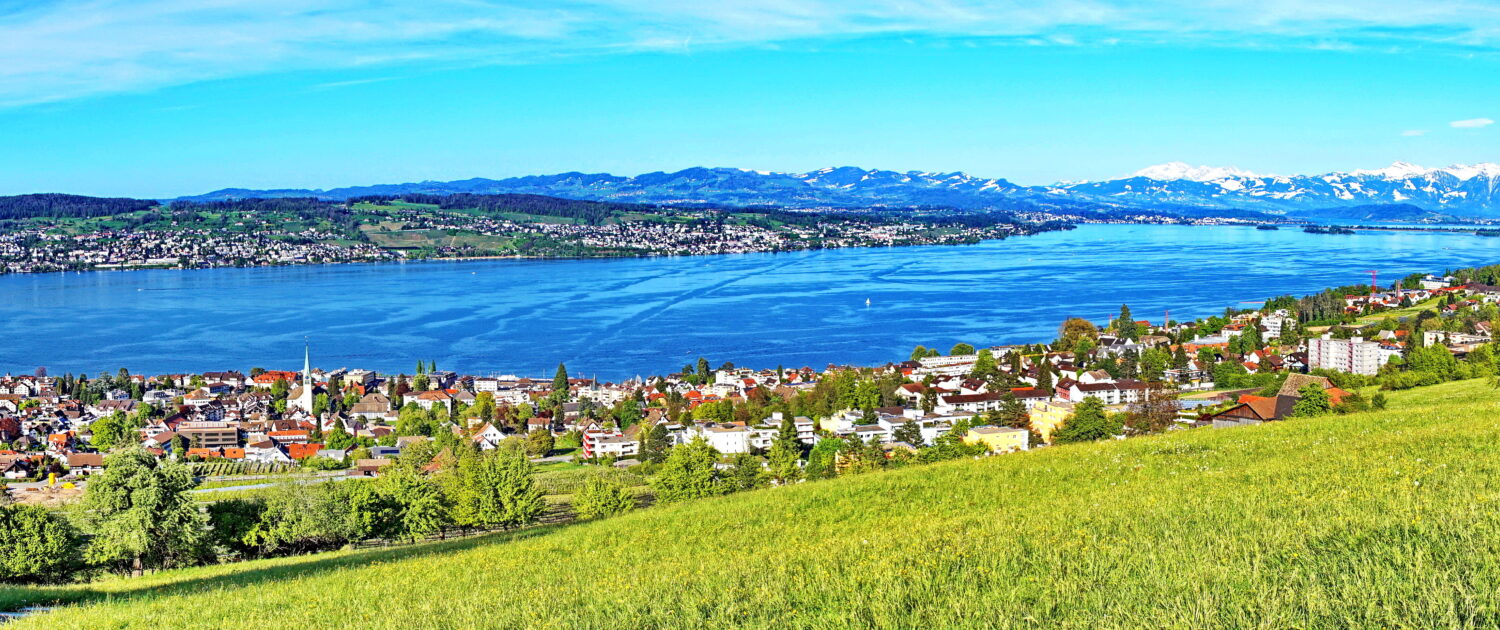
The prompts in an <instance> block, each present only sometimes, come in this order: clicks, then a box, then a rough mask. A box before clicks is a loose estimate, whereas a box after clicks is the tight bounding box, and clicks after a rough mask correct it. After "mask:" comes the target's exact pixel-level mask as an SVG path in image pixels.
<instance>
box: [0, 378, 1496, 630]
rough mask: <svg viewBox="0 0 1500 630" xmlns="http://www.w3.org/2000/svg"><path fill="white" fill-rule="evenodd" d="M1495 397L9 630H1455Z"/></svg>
mask: <svg viewBox="0 0 1500 630" xmlns="http://www.w3.org/2000/svg"><path fill="white" fill-rule="evenodd" d="M1497 406H1500V395H1497V393H1496V391H1495V390H1494V389H1493V388H1492V387H1491V386H1490V385H1489V384H1487V383H1484V382H1479V381H1468V382H1460V383H1450V384H1446V385H1440V386H1436V387H1432V388H1425V389H1417V390H1411V391H1407V392H1400V393H1394V394H1391V407H1390V409H1388V410H1386V411H1382V412H1375V413H1367V414H1358V415H1348V416H1325V417H1321V418H1316V419H1306V420H1296V421H1288V422H1279V423H1272V424H1265V425H1260V426H1253V427H1246V428H1238V429H1222V430H1210V429H1203V430H1195V431H1184V432H1176V433H1172V434H1169V435H1165V436H1157V437H1148V438H1136V439H1131V440H1126V441H1123V442H1109V443H1101V444H1085V445H1076V446H1064V447H1055V448H1050V449H1043V450H1040V451H1035V452H1031V453H1026V454H1018V455H1009V456H1001V457H993V458H987V459H982V460H978V461H972V460H964V461H954V462H948V463H943V464H934V465H930V466H922V467H912V468H906V469H902V470H897V471H893V472H886V473H878V474H872V475H865V476H859V477H853V478H842V479H839V480H834V481H828V482H818V483H809V484H801V485H797V486H793V487H788V488H773V489H769V490H761V491H755V492H747V493H741V494H736V495H730V496H727V497H721V498H717V499H709V500H702V501H697V502H692V503H686V504H679V505H672V506H657V507H652V508H648V509H645V510H641V511H638V512H635V513H632V514H628V515H626V516H622V517H617V518H614V519H609V520H604V521H599V522H593V523H584V524H574V525H564V526H552V527H541V528H534V529H529V530H523V531H520V532H515V533H512V534H501V535H493V536H489V537H486V538H481V539H473V540H464V541H456V542H447V543H435V544H427V545H418V546H412V547H405V548H397V549H390V550H373V551H361V552H348V551H345V552H338V553H332V554H322V555H316V556H304V557H296V558H282V559H275V560H268V561H257V562H248V563H243V564H236V565H222V566H213V567H205V568H198V569H189V570H180V571H169V572H163V573H160V574H156V575H152V576H148V577H146V578H142V579H137V580H110V581H103V582H99V583H96V584H93V585H89V586H87V587H77V588H66V589H57V590H43V589H21V588H12V589H9V590H0V606H3V605H5V603H7V602H8V603H9V604H10V605H11V606H14V605H16V604H18V603H21V602H26V601H39V600H45V599H49V598H54V599H63V600H67V601H74V602H77V604H76V605H71V606H64V607H62V608H60V609H58V610H55V611H53V612H51V613H47V614H41V615H36V616H33V617H30V618H27V619H24V620H22V621H20V622H18V623H16V624H15V625H14V626H12V627H13V628H15V629H16V630H21V629H31V628H47V629H60V628H88V629H91V630H92V629H95V628H101V627H104V628H120V627H142V628H158V627H172V628H178V627H182V628H215V629H221V628H240V627H296V628H336V627H349V628H361V629H364V628H510V627H517V628H519V627H528V628H573V627H579V628H660V627H681V628H718V627H731V626H733V627H755V628H843V627H859V628H865V627H903V628H905V627H922V628H934V629H935V628H948V627H975V628H989V627H1040V628H1056V627H1063V628H1194V629H1197V628H1226V627H1228V628H1379V627H1387V628H1405V627H1445V628H1450V627H1451V628H1478V627H1495V626H1496V625H1497V624H1500V592H1497V585H1500V511H1497V510H1496V507H1497V506H1496V501H1497V500H1500V448H1497V447H1496V444H1497V441H1500V423H1497V421H1496V417H1497V414H1496V412H1497V411H1500V408H1497Z"/></svg>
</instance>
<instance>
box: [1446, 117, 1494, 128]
mask: <svg viewBox="0 0 1500 630" xmlns="http://www.w3.org/2000/svg"><path fill="white" fill-rule="evenodd" d="M1493 124H1495V121H1493V120H1490V119H1488V118H1470V119H1467V120H1455V121H1453V122H1451V123H1448V126H1449V127H1453V128H1454V129H1478V128H1480V127H1488V126H1490V125H1493Z"/></svg>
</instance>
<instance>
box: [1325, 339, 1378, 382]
mask: <svg viewBox="0 0 1500 630" xmlns="http://www.w3.org/2000/svg"><path fill="white" fill-rule="evenodd" d="M1387 356H1388V355H1387V353H1385V352H1382V351H1381V350H1380V344H1379V343H1376V342H1374V341H1365V340H1364V338H1362V337H1354V338H1351V339H1334V338H1333V335H1323V336H1322V337H1317V338H1313V339H1308V340H1307V367H1309V368H1325V369H1329V370H1337V371H1339V372H1348V373H1350V374H1365V375H1369V376H1374V375H1375V374H1377V373H1379V372H1380V367H1381V366H1382V365H1384V364H1385V361H1386V358H1387Z"/></svg>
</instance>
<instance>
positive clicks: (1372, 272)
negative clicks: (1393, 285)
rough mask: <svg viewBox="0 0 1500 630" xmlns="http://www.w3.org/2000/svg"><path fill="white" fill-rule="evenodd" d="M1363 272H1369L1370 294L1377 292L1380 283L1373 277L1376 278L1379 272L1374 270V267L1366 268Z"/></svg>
mask: <svg viewBox="0 0 1500 630" xmlns="http://www.w3.org/2000/svg"><path fill="white" fill-rule="evenodd" d="M1365 273H1367V274H1370V294H1371V295H1374V294H1375V293H1379V292H1380V283H1378V282H1376V280H1375V279H1376V277H1377V276H1378V274H1379V273H1380V272H1379V271H1376V270H1374V269H1369V270H1366V271H1365Z"/></svg>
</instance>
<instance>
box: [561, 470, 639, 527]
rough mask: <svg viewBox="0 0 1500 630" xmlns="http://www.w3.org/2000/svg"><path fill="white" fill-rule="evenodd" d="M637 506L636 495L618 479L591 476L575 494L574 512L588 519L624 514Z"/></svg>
mask: <svg viewBox="0 0 1500 630" xmlns="http://www.w3.org/2000/svg"><path fill="white" fill-rule="evenodd" d="M634 508H635V495H634V494H633V493H631V491H630V488H627V487H625V484H623V483H620V481H619V480H617V479H610V478H606V477H603V476H594V477H591V478H590V479H589V480H588V481H587V482H585V483H584V484H583V489H581V490H579V491H578V493H577V494H575V495H573V512H574V513H576V514H577V515H578V518H579V519H583V520H588V519H595V518H604V517H608V516H614V515H616V514H624V513H625V512H629V511H630V510H632V509H634Z"/></svg>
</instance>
